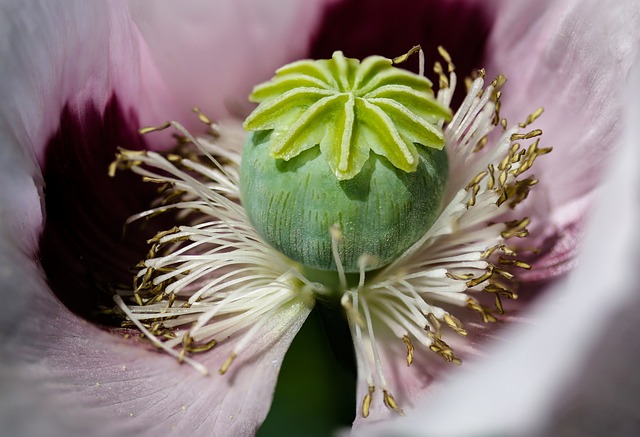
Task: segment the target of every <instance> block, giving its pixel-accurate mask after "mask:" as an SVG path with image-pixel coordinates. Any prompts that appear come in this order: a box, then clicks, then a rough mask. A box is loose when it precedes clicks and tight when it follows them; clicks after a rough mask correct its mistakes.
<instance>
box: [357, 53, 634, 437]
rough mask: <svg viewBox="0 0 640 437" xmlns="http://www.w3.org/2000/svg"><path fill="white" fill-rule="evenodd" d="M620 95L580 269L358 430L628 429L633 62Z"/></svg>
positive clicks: (598, 431)
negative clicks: (524, 320)
mask: <svg viewBox="0 0 640 437" xmlns="http://www.w3.org/2000/svg"><path fill="white" fill-rule="evenodd" d="M625 93H626V95H625V96H620V97H619V98H620V101H621V102H624V101H626V102H627V103H628V107H629V110H628V111H627V116H626V119H624V120H625V121H626V127H627V129H626V132H625V135H624V138H623V142H622V143H621V145H620V147H619V148H618V149H617V150H616V155H615V157H614V158H615V159H614V162H613V163H612V164H613V165H611V166H610V168H609V169H608V171H607V173H606V177H605V184H604V186H603V189H602V191H601V192H600V193H599V195H598V198H597V203H596V206H595V208H594V214H593V218H592V220H591V221H590V222H589V224H588V227H587V231H588V232H587V238H586V241H585V245H584V251H583V253H582V255H581V257H580V265H579V267H578V268H577V269H576V270H575V272H574V273H573V274H571V275H570V276H569V277H568V278H566V279H565V280H563V281H562V282H558V283H557V284H556V285H555V286H554V287H553V288H552V290H550V292H549V294H548V295H546V296H545V297H544V299H543V300H542V301H540V302H539V303H538V304H536V305H535V307H534V308H532V310H531V311H530V313H529V317H530V318H531V320H532V322H531V324H530V325H528V326H527V325H519V326H514V327H512V328H511V329H510V330H509V332H507V333H506V335H505V337H504V341H503V342H501V343H500V344H494V345H493V347H491V348H490V349H488V350H487V355H488V358H487V359H485V360H482V361H478V362H477V363H474V364H473V365H471V366H468V367H467V368H466V369H464V370H463V371H460V372H455V373H454V374H452V375H451V377H450V378H448V379H447V380H445V381H444V382H443V384H442V385H441V386H440V387H439V388H437V390H436V391H435V392H434V393H432V394H431V395H430V396H428V397H426V398H425V399H424V400H423V403H422V404H421V405H420V407H418V408H416V410H415V411H413V412H412V413H411V414H410V415H409V416H408V417H406V418H404V419H401V420H396V421H393V422H388V423H385V424H384V425H381V426H379V427H378V428H375V433H374V432H373V429H368V430H367V434H366V435H380V436H382V435H389V433H396V434H400V435H406V436H418V435H419V436H424V435H434V436H439V435H447V436H468V435H563V436H564V435H566V436H570V435H581V436H600V435H603V434H611V435H635V434H637V432H638V431H639V428H638V422H637V411H638V408H639V405H638V398H637V391H636V390H637V375H636V373H637V369H636V367H637V366H635V365H634V364H635V363H636V362H637V361H636V358H637V356H638V347H637V342H636V341H635V340H634V338H635V337H634V336H635V332H636V331H637V328H638V318H637V316H636V315H637V312H638V308H639V307H640V303H639V299H638V286H637V280H636V279H635V276H634V272H635V270H636V268H637V266H636V264H637V263H636V259H637V255H638V250H637V248H638V242H639V241H640V234H639V232H638V226H637V224H638V222H639V221H640V203H639V202H638V199H639V198H640V192H639V191H638V187H639V186H640V179H639V176H638V175H639V173H638V171H637V164H638V162H640V152H639V151H640V147H639V140H638V138H640V129H639V125H638V120H639V119H640V105H638V96H640V62H639V63H637V65H636V67H635V68H634V70H633V72H632V75H631V80H630V86H629V87H627V88H626V90H625ZM625 97H626V98H625ZM614 335H620V336H621V337H613V336H614Z"/></svg>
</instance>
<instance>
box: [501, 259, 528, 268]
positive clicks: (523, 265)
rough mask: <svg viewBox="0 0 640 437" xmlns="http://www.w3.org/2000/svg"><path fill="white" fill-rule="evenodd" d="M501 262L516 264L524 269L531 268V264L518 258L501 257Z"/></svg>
mask: <svg viewBox="0 0 640 437" xmlns="http://www.w3.org/2000/svg"><path fill="white" fill-rule="evenodd" d="M498 261H499V262H500V264H504V265H511V266H516V267H519V268H521V269H524V270H531V264H527V263H526V262H524V261H518V260H517V259H507V258H502V257H500V258H499V259H498Z"/></svg>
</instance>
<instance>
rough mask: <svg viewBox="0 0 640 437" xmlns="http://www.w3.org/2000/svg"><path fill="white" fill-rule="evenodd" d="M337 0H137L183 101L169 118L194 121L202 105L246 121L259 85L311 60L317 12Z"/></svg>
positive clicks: (147, 36) (155, 53) (134, 9)
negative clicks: (194, 109) (286, 68)
mask: <svg viewBox="0 0 640 437" xmlns="http://www.w3.org/2000/svg"><path fill="white" fill-rule="evenodd" d="M332 1H334V0H318V1H312V2H304V3H301V2H298V1H296V0H278V1H271V2H260V1H253V0H239V1H232V2H215V1H214V2H212V1H207V0H198V1H191V2H188V3H184V2H162V3H159V2H156V1H144V0H142V1H141V0H138V1H132V2H131V13H132V16H133V19H134V21H135V23H136V24H137V26H138V27H139V29H140V32H141V34H142V36H143V38H144V40H145V42H146V44H147V46H148V48H149V51H150V53H151V55H152V57H153V59H154V61H155V62H156V65H157V66H158V68H159V70H160V71H161V74H162V77H163V79H164V80H165V81H166V83H167V85H168V86H169V87H170V89H171V92H172V93H174V94H175V95H176V96H177V105H176V107H175V108H165V113H164V114H163V115H164V117H170V118H171V119H177V120H178V121H181V122H184V121H188V122H191V120H192V119H193V117H192V116H188V112H189V111H190V109H191V107H193V106H200V107H201V108H202V109H203V110H204V111H205V112H206V113H208V114H210V115H211V116H212V117H218V118H220V117H223V118H224V117H229V116H230V115H235V116H240V117H241V118H244V117H245V116H246V115H248V112H249V111H250V110H251V109H252V108H253V106H252V105H250V104H249V103H248V101H247V96H248V95H249V93H250V92H251V89H252V87H253V86H254V85H256V84H258V83H260V82H263V81H265V80H267V79H269V78H270V77H272V76H273V73H274V71H275V70H276V69H277V68H279V67H280V66H282V65H284V64H286V63H288V62H291V61H292V60H295V59H299V58H301V57H305V56H306V52H307V48H308V45H309V39H310V35H311V33H312V32H313V31H314V30H315V27H316V23H317V21H318V18H319V17H318V15H319V14H320V13H321V12H322V8H323V7H324V6H325V4H326V3H331V2H332ZM163 120H164V119H161V120H160V121H163ZM143 121H145V119H143ZM157 122H158V121H157V120H156V123H157Z"/></svg>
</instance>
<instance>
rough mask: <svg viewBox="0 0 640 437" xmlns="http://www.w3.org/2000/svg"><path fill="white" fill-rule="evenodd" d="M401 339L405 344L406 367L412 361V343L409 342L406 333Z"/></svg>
mask: <svg viewBox="0 0 640 437" xmlns="http://www.w3.org/2000/svg"><path fill="white" fill-rule="evenodd" d="M402 341H403V342H404V344H405V345H406V346H407V367H409V366H411V363H413V351H414V348H413V343H411V339H410V338H409V336H408V335H405V336H403V337H402Z"/></svg>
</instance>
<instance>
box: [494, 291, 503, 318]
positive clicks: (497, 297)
mask: <svg viewBox="0 0 640 437" xmlns="http://www.w3.org/2000/svg"><path fill="white" fill-rule="evenodd" d="M495 302H496V309H497V310H498V314H504V308H503V307H502V301H501V300H500V295H499V294H496V295H495Z"/></svg>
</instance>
